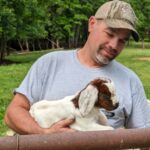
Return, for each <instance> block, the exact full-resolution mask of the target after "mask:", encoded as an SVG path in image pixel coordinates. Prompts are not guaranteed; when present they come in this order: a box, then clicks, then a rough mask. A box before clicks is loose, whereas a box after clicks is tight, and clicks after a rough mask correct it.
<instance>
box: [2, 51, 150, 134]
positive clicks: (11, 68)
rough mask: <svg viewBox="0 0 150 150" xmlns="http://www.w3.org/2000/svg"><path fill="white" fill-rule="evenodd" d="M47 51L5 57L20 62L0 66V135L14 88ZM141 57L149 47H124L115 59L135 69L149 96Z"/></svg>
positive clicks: (149, 64)
mask: <svg viewBox="0 0 150 150" xmlns="http://www.w3.org/2000/svg"><path fill="white" fill-rule="evenodd" d="M48 52H50V51H40V52H33V53H24V54H12V55H10V56H9V57H7V59H9V60H11V61H15V62H20V63H16V64H12V65H5V66H0V85H1V86H0V135H3V134H4V133H5V131H6V130H7V127H6V126H5V124H4V122H3V117H4V113H5V110H6V107H7V106H8V104H9V103H10V101H11V99H12V97H13V90H14V88H16V87H18V86H19V84H20V82H21V81H22V79H23V78H24V76H25V75H26V73H27V71H28V70H29V68H30V66H31V65H32V64H33V62H34V61H35V60H36V59H37V58H39V57H40V56H42V55H43V54H45V53H48ZM142 57H149V58H150V49H145V50H141V49H135V48H126V49H125V50H124V51H123V52H122V53H121V54H120V56H119V57H118V58H117V60H118V61H119V62H121V63H122V64H124V65H126V66H128V67H129V68H131V69H132V70H134V71H135V73H136V74H137V75H138V76H139V77H140V79H141V81H142V83H143V85H144V89H145V92H146V95H147V97H148V98H150V75H149V74H150V61H145V60H139V58H142Z"/></svg>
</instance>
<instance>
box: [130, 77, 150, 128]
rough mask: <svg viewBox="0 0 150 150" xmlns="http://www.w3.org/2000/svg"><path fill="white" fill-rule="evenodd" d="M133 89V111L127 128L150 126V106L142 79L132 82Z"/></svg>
mask: <svg viewBox="0 0 150 150" xmlns="http://www.w3.org/2000/svg"><path fill="white" fill-rule="evenodd" d="M133 82H134V81H133ZM131 89H132V91H133V92H132V111H131V115H130V116H129V118H128V121H127V128H147V127H150V108H149V107H148V103H147V99H146V95H145V92H144V88H143V86H142V83H141V81H140V80H139V79H137V80H136V83H135V82H134V83H131Z"/></svg>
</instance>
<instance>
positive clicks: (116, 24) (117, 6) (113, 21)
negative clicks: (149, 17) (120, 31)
mask: <svg viewBox="0 0 150 150" xmlns="http://www.w3.org/2000/svg"><path fill="white" fill-rule="evenodd" d="M95 18H96V19H104V20H105V21H106V24H107V25H108V26H109V27H111V28H124V29H129V30H131V31H132V36H133V38H134V40H135V41H139V34H138V32H137V31H136V29H135V26H136V22H137V17H136V15H135V13H134V11H133V9H132V7H131V5H130V4H128V3H126V2H123V1H119V0H113V1H109V2H106V3H104V4H103V5H102V6H101V7H99V9H98V10H97V12H96V14H95Z"/></svg>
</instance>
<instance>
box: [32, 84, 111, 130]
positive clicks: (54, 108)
mask: <svg viewBox="0 0 150 150" xmlns="http://www.w3.org/2000/svg"><path fill="white" fill-rule="evenodd" d="M75 96H76V95H73V96H67V97H65V98H63V99H60V100H57V101H47V100H42V101H40V102H37V103H35V104H33V105H32V106H31V109H30V114H31V116H32V117H33V118H34V119H35V121H36V122H37V123H38V124H39V125H40V126H41V127H42V128H49V127H51V126H52V125H53V124H54V123H56V122H58V121H59V120H62V119H65V118H75V122H74V123H73V124H72V125H71V126H70V127H71V128H73V129H75V130H80V131H94V130H112V129H113V128H112V127H110V126H108V124H107V118H106V116H105V115H104V114H103V113H102V112H101V111H100V110H99V109H98V108H95V107H94V104H95V102H96V100H97V99H98V90H97V88H95V87H94V86H93V85H88V86H87V87H86V88H85V89H84V90H83V91H81V93H80V97H79V108H75V106H74V104H73V102H72V101H71V100H72V99H73V98H74V97H75Z"/></svg>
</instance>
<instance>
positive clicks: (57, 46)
mask: <svg viewBox="0 0 150 150" xmlns="http://www.w3.org/2000/svg"><path fill="white" fill-rule="evenodd" d="M56 48H60V45H59V40H58V39H57V40H56Z"/></svg>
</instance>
